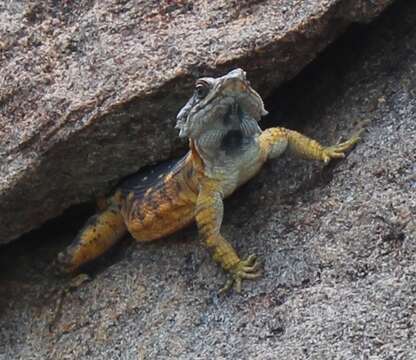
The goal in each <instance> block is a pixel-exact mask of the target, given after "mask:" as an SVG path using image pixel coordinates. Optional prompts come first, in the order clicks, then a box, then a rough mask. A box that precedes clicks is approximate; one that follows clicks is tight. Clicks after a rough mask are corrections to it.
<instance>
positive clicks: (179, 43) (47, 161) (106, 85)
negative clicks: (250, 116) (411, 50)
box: [0, 0, 392, 243]
mask: <svg viewBox="0 0 416 360" xmlns="http://www.w3.org/2000/svg"><path fill="white" fill-rule="evenodd" d="M391 2H392V0H367V1H364V0H361V1H357V0H308V1H305V0H301V1H300V0H299V1H294V0H273V1H272V0H268V1H267V0H260V1H259V0H246V1H240V0H239V1H225V0H213V1H205V0H194V1H187V0H181V1H179V0H178V1H168V0H164V1H159V0H157V1H156V0H142V1H140V0H134V1H133V0H131V1H128V0H118V1H114V0H111V1H110V0H104V1H93V0H82V1H40V0H39V1H18V0H8V1H3V2H1V4H0V24H1V25H0V30H1V36H0V144H1V147H0V172H1V174H2V176H1V178H0V214H1V217H0V243H5V242H8V241H10V240H12V239H14V238H16V237H17V236H19V235H20V234H22V233H23V232H26V231H28V230H30V229H32V228H33V227H35V226H38V225H40V224H41V223H43V222H44V221H45V220H47V219H49V218H51V217H54V216H56V215H57V214H59V213H61V212H62V211H63V210H64V209H66V208H67V207H69V206H70V205H72V204H77V203H81V202H85V201H87V200H91V199H92V198H93V197H94V196H95V195H98V194H103V193H106V192H108V191H109V190H110V189H111V188H112V187H113V186H114V184H115V183H116V182H117V181H118V180H119V179H120V178H121V177H123V176H125V175H127V174H130V173H133V172H135V171H136V170H138V169H139V168H140V167H142V166H144V165H146V164H150V163H154V162H156V161H158V160H161V159H164V158H167V157H170V156H172V154H173V153H175V151H177V149H178V147H179V145H180V144H179V142H178V140H177V137H176V131H175V130H174V129H173V125H174V119H175V114H176V112H177V111H178V109H179V108H180V106H181V104H183V103H184V101H185V99H186V98H187V97H188V96H189V95H190V93H191V91H192V90H191V87H192V83H193V81H194V79H195V77H198V76H200V75H203V74H210V75H214V74H220V73H224V72H225V71H227V70H229V69H230V68H232V67H235V66H240V67H243V68H245V69H246V70H247V72H248V75H249V77H250V78H252V79H253V84H254V86H255V87H256V88H257V89H259V90H260V91H261V93H262V95H268V94H269V92H270V90H271V89H272V88H275V87H276V86H277V85H278V84H279V83H281V82H282V81H284V80H287V79H289V78H291V77H293V76H294V75H295V74H296V73H298V72H299V70H300V69H301V68H302V67H303V66H304V65H305V64H307V63H308V62H310V61H311V60H312V59H313V58H314V57H315V56H316V54H317V53H318V52H319V51H320V50H322V49H323V48H324V47H325V46H326V45H327V44H328V43H329V42H331V41H332V40H333V39H334V38H335V37H336V36H337V35H338V34H340V33H341V32H342V31H343V30H344V29H345V28H346V27H347V25H348V24H350V23H351V22H363V21H368V20H370V19H372V18H374V17H375V16H376V15H378V14H379V13H380V12H381V10H383V9H384V8H385V7H386V6H387V5H388V4H389V3H391Z"/></svg>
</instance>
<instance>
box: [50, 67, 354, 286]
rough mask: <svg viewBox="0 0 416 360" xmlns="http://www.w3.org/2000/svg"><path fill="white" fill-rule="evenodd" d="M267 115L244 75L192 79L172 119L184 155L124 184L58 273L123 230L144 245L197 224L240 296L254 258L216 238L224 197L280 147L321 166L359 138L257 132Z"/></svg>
mask: <svg viewBox="0 0 416 360" xmlns="http://www.w3.org/2000/svg"><path fill="white" fill-rule="evenodd" d="M265 114H267V112H266V110H265V109H264V105H263V101H262V99H261V97H260V96H259V94H257V92H256V91H254V90H253V89H252V88H251V86H250V84H249V82H248V81H247V80H246V76H245V72H244V71H243V70H241V69H236V70H233V71H231V72H229V73H228V74H226V75H225V76H222V77H219V78H201V79H199V80H197V82H196V86H195V93H194V95H193V96H192V97H191V98H190V99H189V101H188V102H187V104H186V105H185V106H184V107H183V108H182V110H181V111H180V112H179V114H178V116H177V125H176V127H177V128H178V129H179V130H180V132H179V136H180V137H187V138H188V139H189V148H190V149H189V152H188V153H187V155H185V156H184V157H183V158H182V159H180V160H178V161H173V162H172V161H171V162H167V163H164V164H161V165H159V166H157V167H155V168H154V169H153V170H151V171H150V172H149V171H148V172H146V173H139V174H136V175H133V176H131V177H129V178H128V179H126V180H125V181H124V182H123V183H122V184H121V185H120V187H119V188H118V189H117V191H116V193H115V195H114V196H112V197H111V198H110V199H109V200H108V201H107V207H106V208H103V209H102V210H101V211H100V212H99V213H98V214H96V215H94V216H92V217H91V218H90V219H89V220H88V221H87V223H86V225H85V226H84V227H83V229H81V231H80V232H79V233H78V235H77V237H76V238H75V239H74V241H73V243H72V244H71V245H70V246H69V247H68V248H67V249H66V250H65V251H63V252H61V253H60V254H59V255H58V259H57V260H58V264H59V266H60V268H61V269H62V270H63V271H67V272H68V271H69V272H70V271H75V270H77V269H78V268H79V267H80V266H81V265H83V264H85V263H87V262H89V261H91V260H93V259H95V258H97V257H98V256H99V255H101V254H103V253H105V252H106V251H107V250H108V249H109V248H110V247H111V246H113V245H114V244H115V243H116V242H117V241H118V240H119V239H121V238H122V237H123V235H124V234H125V233H126V231H128V232H130V234H131V235H132V236H133V237H134V238H135V239H136V240H138V241H150V240H154V239H158V238H161V237H163V236H165V235H168V234H171V233H173V232H175V231H176V230H178V229H180V228H183V227H184V226H186V225H188V224H189V223H190V222H192V221H193V220H196V224H197V227H198V232H199V235H200V237H201V240H202V243H203V244H204V245H205V246H206V247H207V248H208V249H209V250H210V252H211V254H212V258H213V259H214V260H215V261H216V262H218V263H219V264H220V265H221V266H222V268H223V269H224V270H226V271H229V272H230V274H231V278H230V280H229V281H228V282H227V284H226V286H225V289H227V288H229V287H230V286H231V285H233V286H234V287H235V289H236V290H237V291H240V289H241V282H242V280H244V279H255V278H257V277H259V276H260V271H259V268H258V264H257V262H256V258H255V256H254V255H251V256H248V257H247V258H246V259H241V258H240V257H239V256H238V254H237V252H236V251H235V250H234V248H233V247H232V246H231V244H230V243H229V242H228V241H227V240H226V239H225V238H224V237H223V236H222V235H221V231H220V230H221V223H222V219H223V212H224V207H223V199H224V198H225V197H227V196H228V195H230V194H231V193H233V192H234V191H235V190H236V189H237V188H238V187H239V186H240V185H242V184H243V183H245V182H246V181H247V180H249V179H250V178H251V177H253V176H254V175H255V174H256V173H257V172H258V171H259V170H260V168H261V167H262V165H263V164H264V162H265V161H266V160H267V159H272V158H276V157H278V156H279V155H280V154H282V153H283V152H284V151H285V150H286V149H289V150H291V151H292V152H294V153H295V154H297V155H299V156H301V157H303V158H307V159H312V160H321V161H324V162H325V163H327V162H328V161H329V160H331V159H332V158H340V157H343V156H344V151H346V150H348V149H349V148H351V146H353V145H354V144H355V143H356V142H357V141H358V139H359V134H357V135H356V136H354V137H352V138H351V139H350V140H348V141H346V142H344V143H341V144H338V145H334V146H329V147H323V146H321V145H320V144H319V143H318V142H316V141H315V140H312V139H309V138H307V137H306V136H303V135H302V134H300V133H298V132H296V131H292V130H288V129H284V128H279V127H276V128H270V129H267V130H265V131H261V129H260V128H259V126H258V124H257V123H258V121H259V120H260V118H261V116H263V115H265Z"/></svg>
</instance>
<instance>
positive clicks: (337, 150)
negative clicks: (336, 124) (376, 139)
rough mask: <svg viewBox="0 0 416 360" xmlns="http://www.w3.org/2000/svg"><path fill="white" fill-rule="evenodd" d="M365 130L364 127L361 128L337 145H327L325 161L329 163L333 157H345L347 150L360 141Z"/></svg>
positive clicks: (324, 155) (324, 154)
mask: <svg viewBox="0 0 416 360" xmlns="http://www.w3.org/2000/svg"><path fill="white" fill-rule="evenodd" d="M363 132H364V129H360V130H359V131H357V132H356V133H355V134H354V135H353V136H352V137H351V138H350V139H349V140H347V141H344V142H342V143H340V144H337V145H333V146H328V147H325V148H324V153H323V161H324V163H325V164H328V162H329V161H330V160H331V159H339V158H343V157H345V152H346V151H347V150H349V149H351V148H352V147H353V146H354V145H355V144H356V143H358V142H359V141H360V139H361V135H362V133H363Z"/></svg>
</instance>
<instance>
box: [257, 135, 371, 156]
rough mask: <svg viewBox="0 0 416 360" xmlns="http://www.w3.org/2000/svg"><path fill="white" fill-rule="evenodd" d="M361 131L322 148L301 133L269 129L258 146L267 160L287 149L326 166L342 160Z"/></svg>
mask: <svg viewBox="0 0 416 360" xmlns="http://www.w3.org/2000/svg"><path fill="white" fill-rule="evenodd" d="M362 132H363V130H360V131H358V132H357V133H355V134H354V135H353V136H352V137H351V138H350V139H349V140H347V141H345V142H342V143H340V144H337V145H333V146H323V145H321V144H320V143H318V142H317V141H316V140H313V139H311V138H308V137H307V136H304V135H302V134H301V133H299V132H297V131H293V130H288V129H284V128H277V127H276V128H270V129H267V130H265V131H263V133H262V134H261V135H260V145H261V147H262V149H263V150H264V152H265V154H266V156H267V157H268V158H269V159H273V158H275V157H278V156H279V155H280V154H282V153H283V152H284V151H285V150H286V149H287V148H288V149H289V150H290V151H292V152H293V153H295V154H296V155H298V156H300V157H302V158H304V159H309V160H320V161H323V162H324V163H325V164H327V163H328V162H329V161H330V160H331V159H335V158H343V157H344V156H345V154H344V153H345V152H346V151H347V150H349V149H350V148H352V147H353V146H354V145H355V144H356V143H357V142H358V141H359V140H360V135H361V134H362Z"/></svg>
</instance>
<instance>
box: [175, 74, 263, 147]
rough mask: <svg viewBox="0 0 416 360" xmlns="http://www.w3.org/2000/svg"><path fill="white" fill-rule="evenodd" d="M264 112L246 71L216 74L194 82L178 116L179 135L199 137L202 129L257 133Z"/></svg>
mask: <svg viewBox="0 0 416 360" xmlns="http://www.w3.org/2000/svg"><path fill="white" fill-rule="evenodd" d="M266 114H267V111H266V110H265V108H264V104H263V100H262V98H261V97H260V95H259V94H258V93H257V92H256V91H255V90H254V89H253V88H252V87H251V86H250V83H249V82H248V81H247V79H246V73H245V72H244V71H243V70H242V69H235V70H232V71H230V72H229V73H228V74H226V75H224V76H221V77H218V78H212V77H203V78H200V79H198V80H197V81H196V83H195V91H194V93H193V95H192V97H191V98H190V99H189V100H188V102H187V103H186V105H185V106H184V107H183V108H182V109H181V111H180V112H179V113H178V116H177V123H176V128H177V129H179V130H180V132H179V136H180V137H189V138H191V139H197V138H199V137H200V136H201V135H202V134H203V133H204V132H206V131H212V130H213V129H215V130H216V131H217V133H218V134H219V133H224V134H225V133H227V132H228V131H230V130H238V129H241V130H242V131H243V133H245V134H246V135H253V134H254V133H257V132H260V128H259V127H258V125H257V122H258V121H260V118H261V117H262V116H264V115H266Z"/></svg>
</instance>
